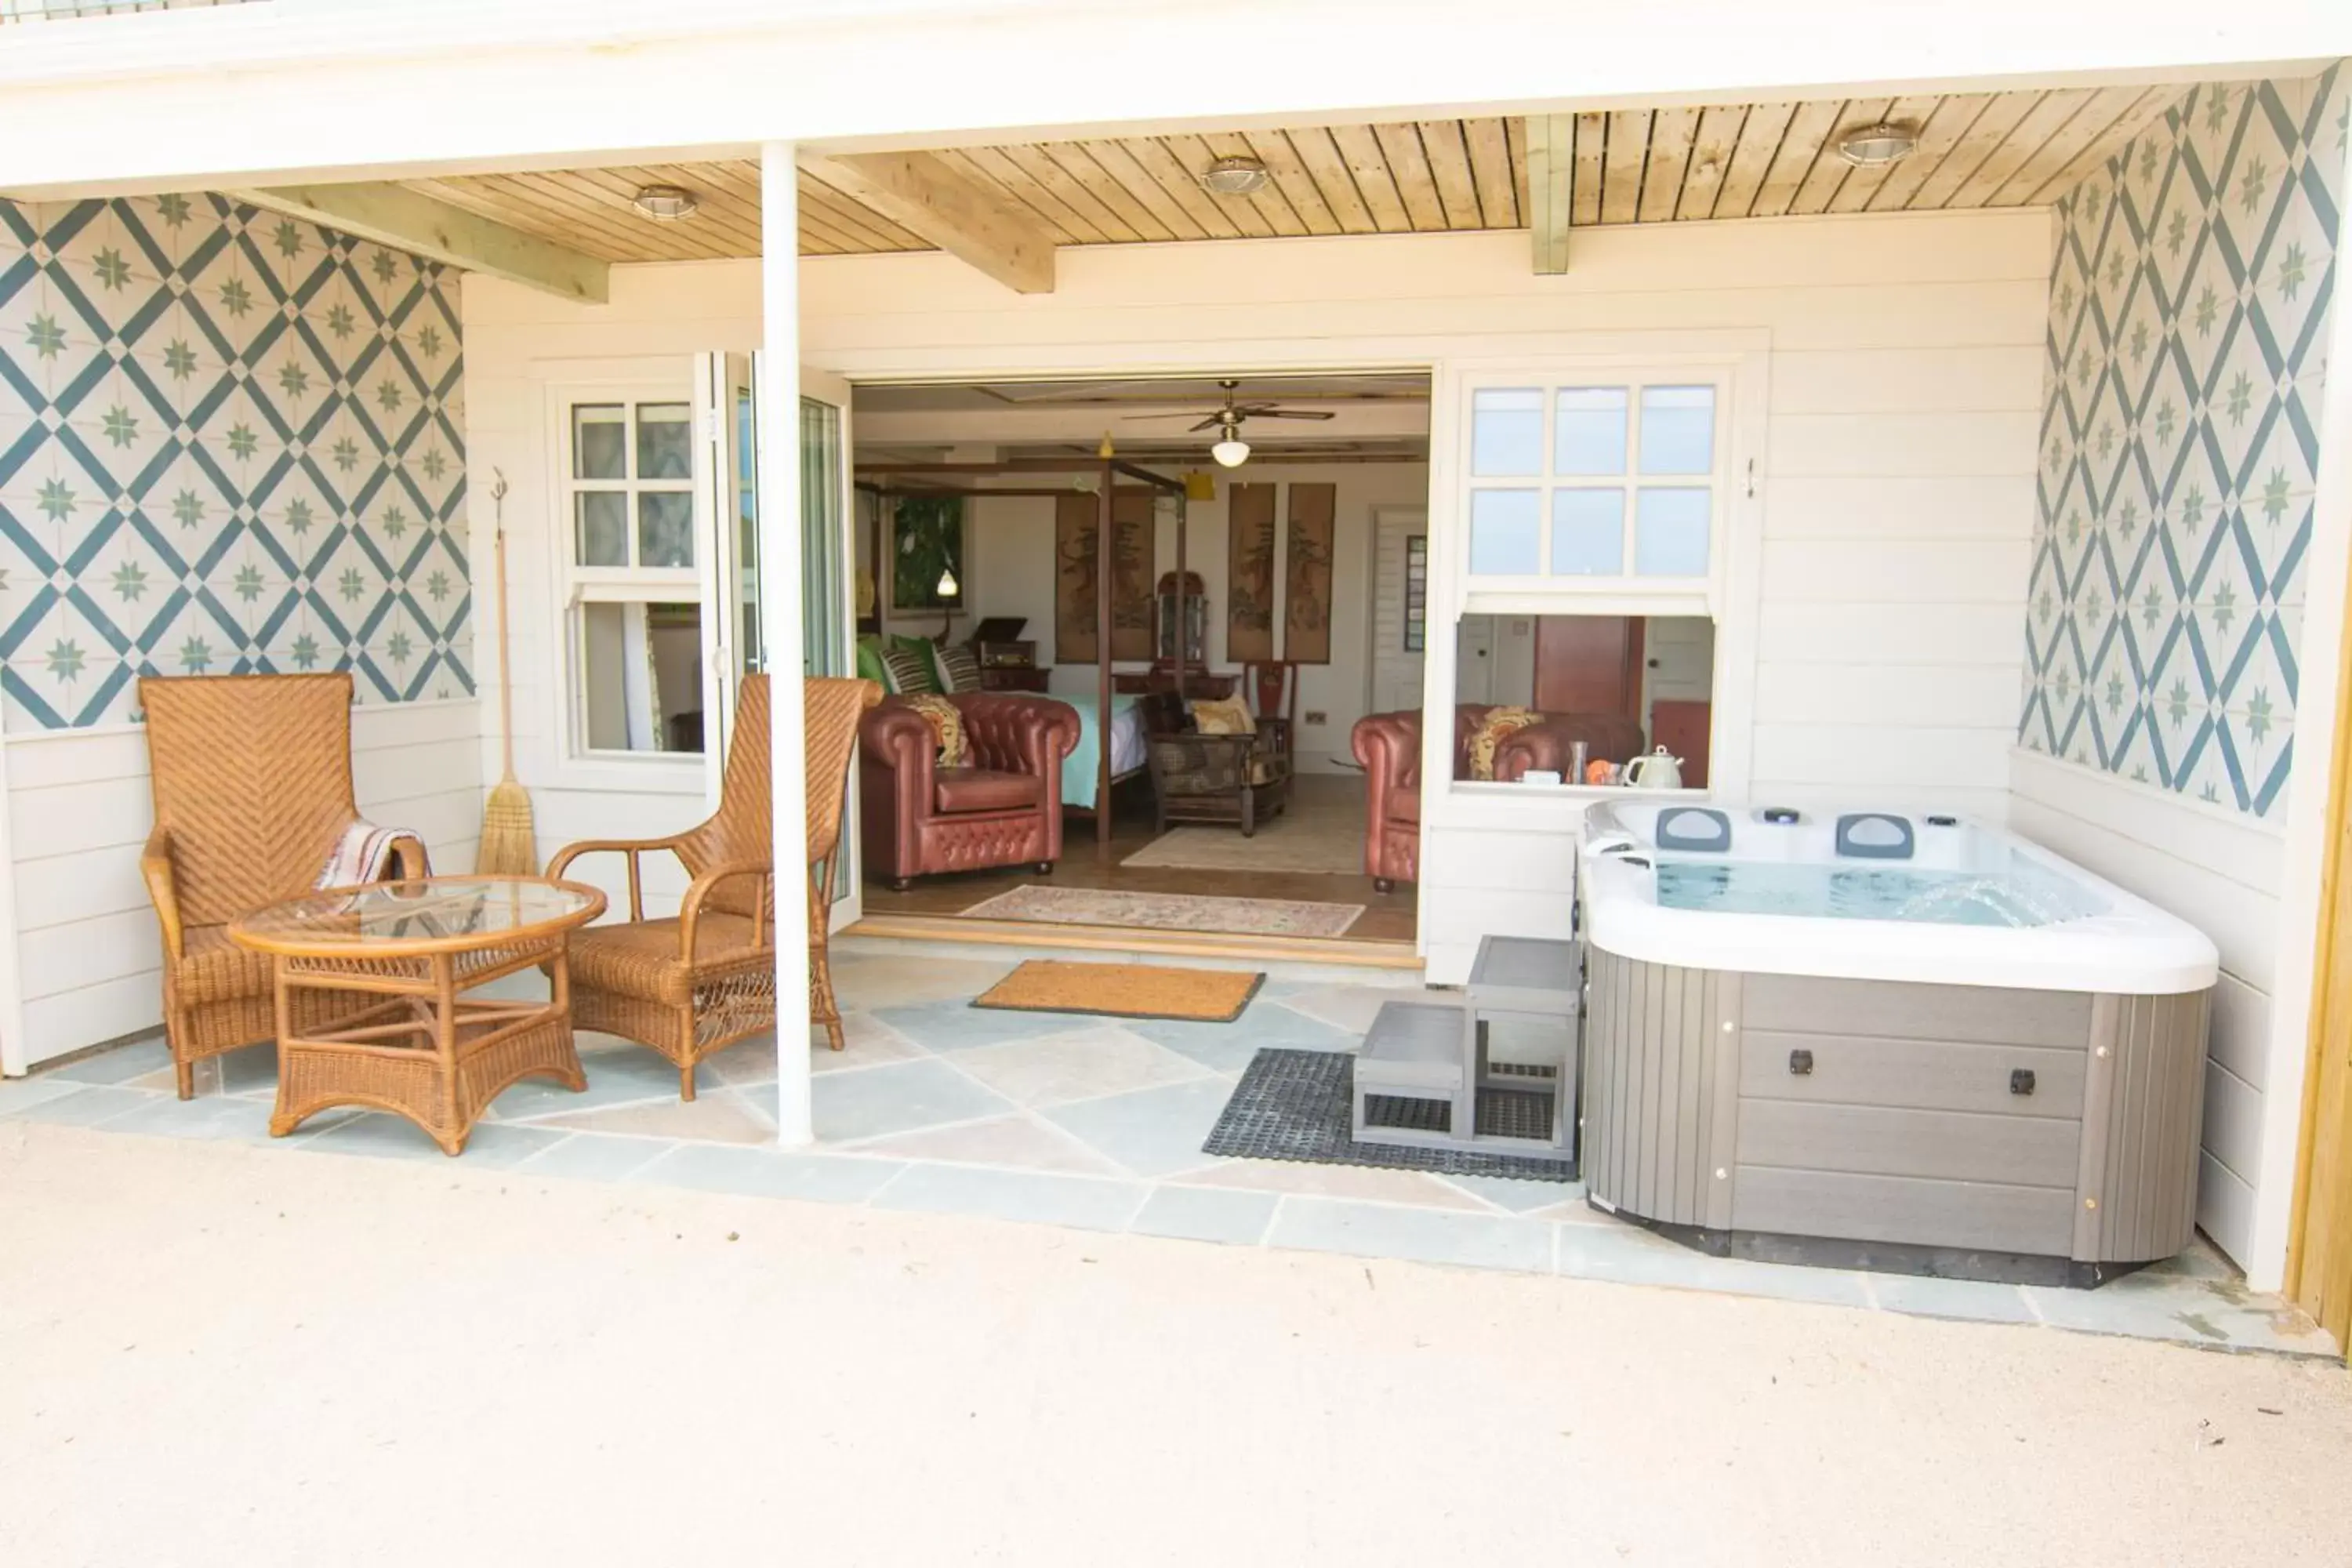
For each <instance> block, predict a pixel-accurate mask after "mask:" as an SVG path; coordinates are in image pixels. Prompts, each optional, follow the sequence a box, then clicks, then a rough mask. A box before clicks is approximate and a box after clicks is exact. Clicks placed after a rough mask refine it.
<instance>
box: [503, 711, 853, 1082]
mask: <svg viewBox="0 0 2352 1568" xmlns="http://www.w3.org/2000/svg"><path fill="white" fill-rule="evenodd" d="M803 691H804V694H805V697H804V700H805V702H806V706H807V713H808V720H807V725H808V733H807V747H806V756H807V768H808V845H809V847H808V858H809V863H810V866H811V867H812V868H814V869H812V871H811V874H810V875H809V876H808V877H807V878H806V881H807V883H808V900H809V1012H810V1016H811V1019H812V1021H814V1022H816V1023H821V1024H823V1025H824V1026H825V1033H826V1035H827V1037H829V1039H830V1041H831V1043H832V1046H833V1048H834V1049H835V1050H839V1049H841V1047H842V1035H841V1014H840V1010H839V1009H838V1007H836V1006H835V1004H834V998H833V977H832V974H831V973H830V970H829V968H828V965H827V962H826V951H827V950H826V944H825V910H826V908H827V906H828V905H829V904H830V902H831V891H832V872H833V858H834V851H835V848H836V847H837V846H838V845H839V843H840V839H841V817H842V809H843V804H844V801H845V798H846V795H847V790H848V779H849V758H850V752H851V749H852V748H853V746H854V745H855V744H856V740H857V721H858V716H859V715H860V714H862V713H863V712H864V711H865V710H866V709H868V708H870V707H872V706H873V705H874V704H875V703H876V702H877V701H879V700H881V697H882V689H881V688H880V687H878V686H877V685H875V684H874V683H873V682H872V681H870V680H832V679H811V680H806V681H803ZM768 733H769V731H768V679H767V677H765V676H762V675H755V676H751V677H748V678H746V679H745V680H744V682H743V689H742V694H741V696H740V699H739V700H737V702H736V707H735V732H734V737H733V739H732V740H731V741H730V742H729V744H728V749H727V773H726V778H725V780H724V783H723V784H722V785H721V787H720V790H719V811H718V813H717V815H716V816H712V817H711V818H710V819H709V821H707V822H704V823H702V824H701V825H700V826H696V827H691V828H688V830H687V831H686V832H684V833H677V834H672V835H671V836H670V837H667V838H648V839H593V840H590V841H588V842H585V843H581V844H574V845H572V846H570V847H566V848H565V849H564V850H563V851H562V853H560V854H559V855H557V856H556V857H555V859H554V861H553V862H552V863H551V865H550V866H549V867H548V868H547V874H548V875H549V876H551V877H557V878H560V877H562V876H563V874H564V872H565V869H566V868H568V867H570V866H571V864H572V861H574V860H576V859H578V858H580V857H581V856H583V855H592V854H603V853H613V854H618V855H623V856H625V857H626V858H627V860H628V879H629V884H628V885H629V918H628V920H627V921H626V922H625V923H618V924H614V925H602V926H591V927H589V928H588V929H587V930H585V931H579V932H576V933H575V934H574V935H573V936H572V945H571V954H570V963H571V971H572V1024H573V1026H575V1027H577V1028H583V1029H597V1030H601V1031H603V1032H604V1033H605V1034H610V1035H619V1036H620V1037H623V1038H624V1039H629V1040H635V1042H636V1043H637V1044H639V1045H641V1046H646V1047H651V1048H652V1049H654V1050H656V1051H659V1052H660V1053H661V1054H662V1055H663V1056H665V1057H667V1058H669V1060H670V1061H671V1062H672V1063H673V1064H675V1065H676V1067H677V1091H678V1097H679V1098H680V1099H681V1100H692V1099H693V1098H694V1069H695V1067H696V1066H697V1064H698V1063H699V1062H701V1061H702V1060H703V1058H706V1057H709V1056H712V1055H715V1054H716V1053H718V1052H719V1051H721V1050H724V1049H725V1048H726V1047H729V1046H731V1045H733V1044H734V1043H735V1042H736V1041H738V1040H740V1039H744V1038H746V1037H750V1036H752V1035H756V1034H760V1033H762V1032H764V1031H766V1030H769V1029H772V1028H774V1027H775V1026H776V934H775V924H774V921H775V879H774V876H773V869H774V867H773V860H772V850H773V844H772V838H771V836H770V826H769V825H770V823H771V822H772V820H773V818H772V814H771V811H770V792H769V782H770V773H769V762H768ZM662 850H666V851H667V852H668V853H670V854H673V855H675V856H677V858H678V860H679V862H680V863H681V864H683V865H684V866H685V867H686V870H687V874H688V876H690V877H692V878H693V879H694V880H693V882H692V883H691V885H689V886H688V889H687V890H686V897H685V899H684V900H683V901H682V902H681V903H680V904H679V906H678V912H677V916H676V918H674V919H665V920H647V919H646V910H645V898H644V893H643V881H642V859H643V857H644V856H646V854H648V853H651V852H654V851H662Z"/></svg>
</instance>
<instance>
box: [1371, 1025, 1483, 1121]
mask: <svg viewBox="0 0 2352 1568" xmlns="http://www.w3.org/2000/svg"><path fill="white" fill-rule="evenodd" d="M1468 1027H1469V1016H1468V1015H1467V1014H1466V1013H1465V1011H1464V1010H1463V1009H1462V1008H1461V1007H1459V1006H1456V1005H1454V1004H1452V1003H1446V1002H1385V1003H1382V1004H1381V1010H1380V1014H1379V1016H1376V1017H1375V1018H1373V1020H1372V1026H1371V1028H1370V1030H1369V1031H1367V1032H1366V1034H1365V1036H1364V1046H1363V1049H1362V1050H1361V1051H1360V1052H1359V1053H1358V1054H1357V1057H1356V1088H1357V1090H1358V1091H1359V1092H1360V1093H1375V1094H1391V1093H1397V1094H1411V1095H1413V1096H1415V1097H1417V1098H1423V1099H1431V1098H1436V1097H1440V1096H1444V1097H1448V1098H1450V1097H1452V1096H1454V1095H1456V1094H1459V1093H1460V1092H1461V1089H1462V1072H1463V1037H1464V1032H1465V1030H1466V1029H1467V1028H1468Z"/></svg>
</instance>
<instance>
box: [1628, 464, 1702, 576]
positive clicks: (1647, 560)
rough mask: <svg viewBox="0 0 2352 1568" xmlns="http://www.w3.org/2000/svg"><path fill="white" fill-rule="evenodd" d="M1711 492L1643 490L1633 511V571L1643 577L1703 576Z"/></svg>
mask: <svg viewBox="0 0 2352 1568" xmlns="http://www.w3.org/2000/svg"><path fill="white" fill-rule="evenodd" d="M1712 510H1714V492H1712V491H1710V490H1708V489H1706V488H1705V487H1703V486H1699V487H1693V488H1690V489H1680V488H1677V489H1645V490H1643V492H1642V499H1641V500H1640V501H1639V502H1637V503H1636V505H1635V508H1634V512H1633V571H1634V573H1635V574H1637V575H1639V576H1643V577H1704V576H1706V547H1707V539H1706V536H1707V518H1708V514H1709V513H1710V512H1711V511H1712Z"/></svg>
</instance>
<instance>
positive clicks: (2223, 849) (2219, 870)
mask: <svg viewBox="0 0 2352 1568" xmlns="http://www.w3.org/2000/svg"><path fill="white" fill-rule="evenodd" d="M2010 782H2011V791H2012V796H2011V823H2012V825H2013V826H2015V827H2016V828H2017V830H2018V831H2019V832H2021V833H2023V834H2024V835H2026V837H2030V838H2032V839H2033V840H2035V841H2036V842H2037V843H2041V844H2046V845H2048V846H2049V847H2051V848H2053V849H2055V850H2056V851H2058V853H2060V854H2061V855H2063V856H2065V857H2066V858H2068V859H2070V860H2074V861H2076V862H2078V863H2079V864H2081V865H2083V866H2085V867H2088V868H2090V869H2091V870H2093V871H2095V872H2097V873H2098V874H2099V875H2100V876H2102V877H2105V878H2106V879H2108V880H2110V881H2112V882H2115V883H2116V884H2117V885H2119V886H2121V887H2124V888H2126V889H2129V890H2131V891H2132V892H2135V893H2137V894H2138V895H2139V896H2140V897H2142V898H2144V899H2147V900H2149V901H2151V902H2153V903H2155V904H2157V905H2158V906H2159V907H2160V908H2163V909H2167V910H2172V911H2173V912H2174V913H2176V914H2178V915H2180V916H2181V917H2182V918H2184V919H2186V920H2188V921H2190V922H2191V923H2192V924H2194V925H2195V926H2196V927H2197V928H2198V929H2199V930H2200V931H2204V932H2205V934H2206V935H2208V936H2210V937H2211V938H2212V939H2213V942H2214V944H2215V945H2216V946H2218V947H2219V948H2220V949H2221V980H2220V982H2219V983H2218V984H2216V985H2215V987H2214V989H2213V993H2212V997H2211V1001H2210V1033H2209V1037H2208V1046H2207V1048H2208V1053H2209V1054H2208V1058H2207V1062H2206V1065H2205V1068H2204V1072H2203V1077H2204V1083H2203V1090H2202V1100H2201V1108H2200V1109H2201V1129H2202V1130H2201V1134H2200V1150H2201V1152H2200V1156H2199V1162H2198V1163H2199V1170H2200V1176H2199V1180H2198V1184H2197V1198H2196V1201H2197V1225H2198V1227H2199V1228H2200V1229H2201V1230H2203V1231H2204V1232H2205V1234H2206V1235H2207V1236H2209V1237H2212V1239H2213V1242H2214V1244H2215V1245H2216V1246H2218V1247H2221V1250H2222V1251H2224V1252H2226V1253H2228V1254H2229V1255H2230V1256H2231V1258H2235V1259H2237V1260H2238V1261H2239V1262H2240V1263H2241V1264H2248V1265H2250V1266H2251V1264H2252V1262H2253V1261H2254V1259H2253V1255H2252V1250H2251V1249H2252V1242H2253V1228H2254V1189H2255V1187H2256V1185H2257V1184H2258V1183H2260V1182H2261V1181H2262V1180H2263V1163H2264V1160H2265V1156H2266V1153H2267V1140H2266V1137H2265V1133H2264V1126H2265V1122H2266V1121H2267V1120H2268V1119H2269V1117H2270V1116H2271V1113H2272V1110H2273V1108H2272V1106H2271V1105H2270V1103H2269V1100H2268V1098H2267V1092H2266V1091H2267V1089H2268V1085H2269V1079H2270V1070H2269V1065H2268V1064H2269V1060H2270V1050H2271V1018H2272V1010H2271V987H2272V975H2273V966H2274V965H2275V963H2276V962H2277V958H2278V943H2279V941H2280V933H2279V931H2278V922H2279V888H2280V879H2281V872H2282V865H2281V861H2282V858H2283V855H2284V842H2285V841H2284V830H2283V829H2281V828H2280V827H2278V826H2274V825H2273V824H2270V823H2266V822H2263V820H2261V819H2259V818H2256V817H2252V816H2244V815H2242V814H2240V813H2237V812H2225V811H2222V810H2221V809H2219V808H2215V807H2208V806H2204V805H2200V804H2199V803H2197V802H2195V801H2191V800H2186V799H2182V798H2179V797H2178V796H2174V795H2167V794H2165V793H2163V792H2161V791H2158V790H2156V789H2152V788H2149V787H2147V786H2144V785H2138V784H2131V783H2129V782H2128V781H2126V780H2123V779H2119V778H2116V777H2113V776H2111V775H2109V774H2105V773H2097V772H2095V771H2093V770H2091V769H2089V768H2082V767H2075V766H2073V765H2071V764H2069V763H2063V762H2060V761H2057V760H2056V759H2053V758H2051V757H2048V756H2044V755H2042V754H2040V753H2038V752H2026V751H2012V752H2011V755H2010ZM2296 1049H2297V1050H2298V1052H2299V1051H2300V1049H2301V1046H2300V1033H2299V1031H2298V1034H2297V1045H2296Z"/></svg>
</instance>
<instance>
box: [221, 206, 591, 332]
mask: <svg viewBox="0 0 2352 1568" xmlns="http://www.w3.org/2000/svg"><path fill="white" fill-rule="evenodd" d="M222 194H223V195H226V196H228V197H229V198H230V199H231V200H233V201H240V202H244V203H247V205H252V206H257V207H260V208H261V209H263V210H264V211H266V212H274V213H282V214H284V215H285V216H288V217H291V218H299V219H300V220H301V221H303V222H304V223H315V224H318V225H320V226H322V227H325V228H331V229H335V230H338V231H340V232H341V233H343V234H348V235H351V236H352V237H355V238H359V239H365V240H371V241H373V243H375V244H377V245H387V246H391V247H394V248H395V249H399V250H405V251H408V252H410V253H411V254H412V255H416V256H422V257H425V258H427V259H428V260H433V261H440V262H446V263H447V264H448V265H449V266H452V267H456V268H463V269H464V270H466V271H467V272H480V273H485V274H487V275H488V276H489V277H492V278H503V279H506V280H507V281H508V282H509V283H520V284H522V285H523V286H525V287H526V288H530V289H543V290H544V291H546V292H547V293H550V294H553V295H556V296H558V297H560V298H562V299H565V300H579V301H583V302H585V303H587V304H592V305H601V304H603V303H604V301H605V300H606V298H607V297H608V295H609V292H610V284H609V279H610V270H611V269H610V268H608V267H607V265H606V264H605V263H604V261H603V260H601V259H599V258H596V257H593V256H590V255H588V254H587V253H585V252H584V251H578V250H574V249H572V247H570V246H566V245H558V244H557V243H555V242H554V241H553V240H551V239H541V237H538V236H537V235H532V234H526V233H524V232H523V231H522V230H521V229H519V228H514V227H510V226H508V225H506V224H502V223H499V222H498V221H496V220H495V219H491V218H486V217H483V216H480V215H479V214H477V213H470V212H467V210H466V209H465V208H463V207H460V206H457V205H454V204H452V203H449V202H445V201H441V200H439V199H438V198H436V197H434V196H428V195H424V194H423V193H422V192H419V191H412V190H410V189H408V188H407V187H406V186H404V185H396V184H389V183H386V182H382V181H373V182H365V183H362V184H348V185H267V186H257V187H250V188H246V189H239V190H232V191H226V192H224V193H222Z"/></svg>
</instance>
